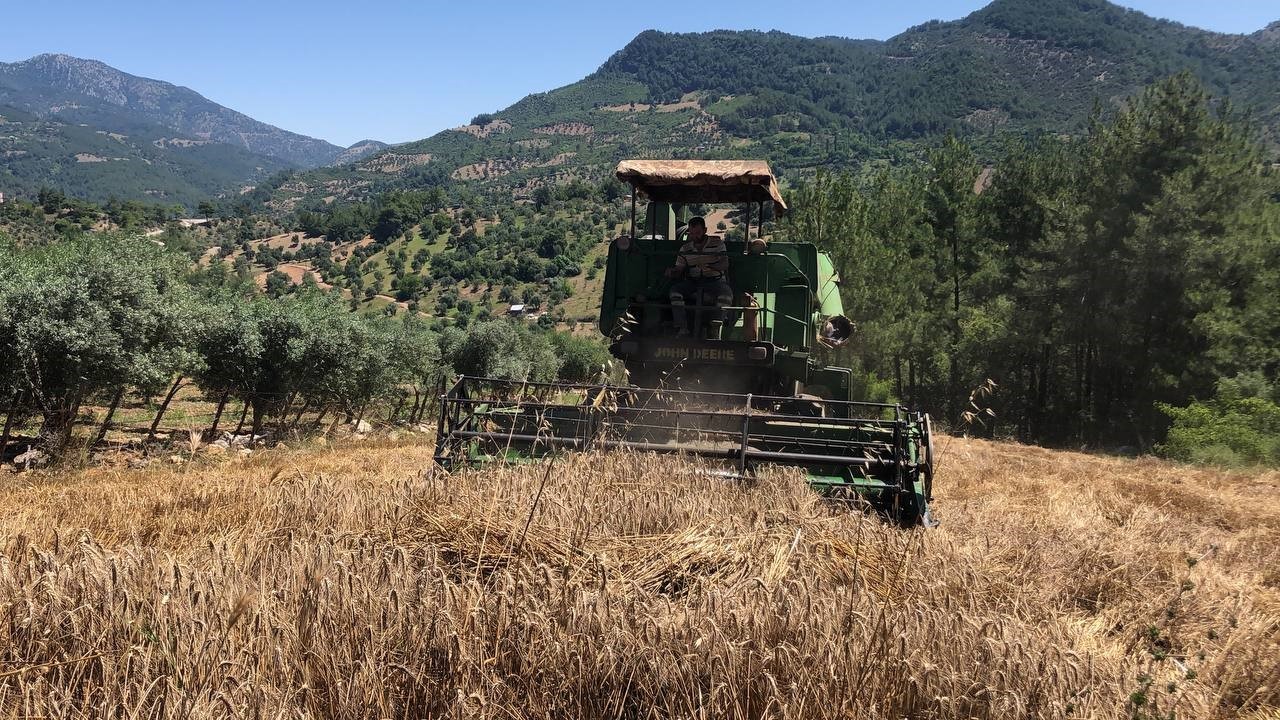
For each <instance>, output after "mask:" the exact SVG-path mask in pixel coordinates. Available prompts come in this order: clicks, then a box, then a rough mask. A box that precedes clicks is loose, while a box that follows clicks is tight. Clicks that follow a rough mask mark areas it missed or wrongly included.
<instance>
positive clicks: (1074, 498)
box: [0, 438, 1280, 720]
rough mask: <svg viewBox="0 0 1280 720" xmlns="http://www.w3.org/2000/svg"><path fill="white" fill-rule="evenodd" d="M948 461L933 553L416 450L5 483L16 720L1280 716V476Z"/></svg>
mask: <svg viewBox="0 0 1280 720" xmlns="http://www.w3.org/2000/svg"><path fill="white" fill-rule="evenodd" d="M940 455H941V458H940V468H939V477H938V483H937V493H938V498H937V502H936V504H935V508H936V513H937V516H938V518H939V519H940V521H941V523H942V524H941V526H940V527H938V528H937V529H934V530H929V531H922V530H912V531H904V530H899V529H895V528H892V527H889V526H886V525H885V524H883V523H881V522H879V521H878V520H876V519H874V518H869V517H864V516H863V515H861V514H859V513H856V512H849V511H847V510H844V509H841V508H839V507H833V506H830V505H828V504H827V503H825V502H824V501H822V500H821V499H819V498H818V497H816V496H814V495H813V494H812V493H810V492H809V491H808V490H807V489H806V488H805V486H804V484H803V481H802V478H801V477H800V476H799V475H798V474H797V473H796V472H794V471H785V470H778V471H772V472H766V473H764V474H762V476H761V477H760V478H759V480H758V481H757V482H754V483H751V484H742V483H738V482H735V481H728V480H725V479H722V478H719V477H716V476H713V475H708V474H706V473H703V472H699V469H698V467H697V466H695V465H694V464H691V463H690V462H687V461H685V460H682V459H680V458H675V457H654V456H645V455H631V454H612V455H589V456H584V455H579V456H572V457H565V458H559V459H557V460H556V461H555V462H554V463H550V464H548V463H546V462H543V463H541V464H532V465H526V466H521V467H510V468H490V469H487V470H483V471H468V472H462V473H457V474H454V475H446V474H443V473H440V472H436V471H433V470H432V469H431V467H430V448H429V447H428V446H425V445H422V444H414V443H412V442H408V441H405V440H401V441H395V442H393V441H390V440H382V441H367V442H364V443H352V444H351V445H349V446H345V447H316V448H309V449H291V450H279V451H267V452H259V453H256V454H255V455H254V456H253V457H251V458H239V457H237V458H235V459H217V460H212V461H206V462H197V463H190V464H185V465H181V466H176V465H175V466H168V465H166V466H164V467H154V466H153V467H151V468H148V469H145V470H118V469H110V468H95V469H87V470H78V471H68V472H63V473H58V474H52V473H51V474H37V473H28V474H23V475H0V508H2V512H0V548H2V552H0V717H3V718H46V717H48V718H103V717H113V718H117V717H118V718H329V717H334V718H429V717H441V718H613V717H623V718H828V717H829V718H1067V717H1070V718H1120V717H1124V718H1172V717H1178V718H1236V717H1240V718H1253V719H1255V720H1262V719H1264V718H1268V719H1273V718H1277V717H1280V715H1278V714H1277V710H1276V708H1277V707H1280V488H1278V485H1280V474H1277V473H1275V472H1269V473H1262V472H1253V473H1228V472H1222V471H1215V470H1208V469H1192V468H1186V467H1182V466H1177V465H1172V464H1168V463H1164V462H1159V461H1155V460H1145V459H1143V460H1122V459H1111V458H1101V457H1094V456H1088V455H1083V454H1074V453H1064V452H1053V451H1048V450H1043V449H1039V448H1034V447H1024V446H1018V445H1011V444H999V443H990V442H983V441H975V440H965V439H959V438H947V439H944V440H943V441H942V442H941V443H940Z"/></svg>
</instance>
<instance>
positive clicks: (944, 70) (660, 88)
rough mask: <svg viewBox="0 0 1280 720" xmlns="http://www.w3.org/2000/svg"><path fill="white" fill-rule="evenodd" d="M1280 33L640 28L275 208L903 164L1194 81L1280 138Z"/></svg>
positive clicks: (1040, 20)
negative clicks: (509, 100) (730, 166)
mask: <svg viewBox="0 0 1280 720" xmlns="http://www.w3.org/2000/svg"><path fill="white" fill-rule="evenodd" d="M1277 37H1278V34H1277V31H1276V26H1274V25H1273V26H1272V27H1270V28H1268V29H1264V30H1260V31H1258V32H1256V33H1253V34H1251V35H1224V34H1219V33H1213V32H1208V31H1204V30H1200V29H1197V28H1192V27H1186V26H1183V25H1179V24H1176V23H1172V22H1167V21H1163V20H1157V19H1153V18H1150V17H1147V16H1145V15H1143V14H1141V13H1138V12H1134V11H1130V10H1126V9H1124V8H1121V7H1119V6H1117V5H1113V4H1111V3H1109V2H1106V1H1105V0H1084V1H1078V0H1052V1H1051V2H1048V3H1045V2H1032V0H996V2H993V3H992V4H990V5H988V6H987V7H985V8H983V9H982V10H979V11H977V12H975V13H973V14H971V15H969V16H968V17H966V18H964V19H962V20H958V21H955V22H931V23H927V24H925V25H921V26H919V27H915V28H912V29H910V30H907V31H906V32H903V33H902V34H900V35H898V36H896V37H894V38H891V39H890V40H888V41H884V42H879V41H866V40H848V39H843V38H817V39H807V38H801V37H795V36H791V35H787V34H784V33H779V32H769V33H760V32H729V31H717V32H711V33H701V34H670V33H661V32H654V31H648V32H644V33H641V34H640V35H639V36H637V37H636V38H635V39H634V40H633V41H632V42H631V43H629V44H628V45H627V46H626V47H625V48H623V49H622V50H620V51H619V52H617V53H616V54H614V55H613V56H612V57H610V58H609V59H608V60H607V61H606V62H604V64H603V65H601V67H600V68H599V69H598V70H597V71H596V72H594V73H592V74H591V75H589V76H587V77H586V78H584V79H582V80H581V81H579V82H576V83H573V84H571V85H568V86H565V87H562V88H558V89H555V90H551V91H549V92H544V93H536V94H533V95H530V96H528V97H526V98H524V99H523V100H521V101H519V102H517V103H515V104H514V105H512V106H510V107H508V108H505V109H502V110H499V111H497V112H494V113H486V114H482V115H479V116H477V117H476V118H475V120H474V121H473V122H472V124H470V125H467V126H464V127H460V128H455V129H453V130H446V131H444V132H442V133H439V134H437V135H435V136H432V137H430V138H427V139H424V140H421V141H418V142H415V143H408V144H405V145H401V146H397V147H396V148H394V149H391V150H387V151H385V152H384V153H382V154H380V155H375V156H373V157H371V158H369V159H367V160H365V161H363V162H358V163H355V164H353V165H350V166H347V167H345V168H343V169H338V170H333V169H326V170H322V171H317V172H313V173H304V174H302V175H299V176H298V177H297V178H295V179H294V180H293V181H292V182H290V183H289V184H287V185H286V186H284V187H283V188H282V189H281V191H280V192H278V193H277V197H276V200H275V203H274V205H275V207H276V209H277V210H286V209H292V208H295V207H299V206H303V207H313V208H315V207H318V205H317V203H318V202H320V200H321V199H322V198H323V199H327V200H328V201H332V200H333V199H346V198H357V197H366V196H369V195H372V194H377V193H378V192H381V191H384V190H387V189H391V188H402V187H421V186H424V185H438V184H443V183H448V182H463V183H467V184H468V185H470V186H472V187H473V188H475V189H479V190H484V191H489V192H492V193H494V194H496V195H508V196H509V195H511V194H514V195H515V196H516V197H528V196H530V195H531V194H532V193H533V192H534V191H536V189H537V188H538V187H540V186H542V185H544V184H547V183H563V182H566V181H569V180H572V179H601V178H603V177H605V176H606V175H607V172H608V169H609V168H610V167H612V165H613V164H614V163H615V162H616V161H617V160H618V159H620V158H623V157H641V156H644V157H767V158H769V159H770V161H771V162H772V163H773V165H774V167H775V169H778V170H780V171H781V172H783V173H784V174H785V173H787V172H789V171H799V172H803V171H805V170H806V169H807V168H812V167H818V166H822V167H842V166H843V167H851V166H857V165H859V164H861V163H862V162H864V161H866V160H869V159H875V158H888V159H894V158H898V157H901V156H903V155H906V154H910V153H912V152H914V151H915V145H916V144H917V143H918V142H921V141H928V138H930V137H934V136H936V135H937V134H939V133H942V132H944V131H955V132H959V133H962V134H968V135H971V136H973V137H975V138H978V139H981V138H984V137H986V136H988V135H992V134H998V133H1001V132H1003V131H1013V132H1017V133H1021V132H1042V131H1047V132H1078V131H1081V130H1082V129H1083V128H1084V127H1085V125H1086V123H1087V120H1088V117H1089V114H1090V112H1091V111H1092V109H1093V107H1094V105H1095V102H1096V103H1100V104H1101V105H1102V106H1104V107H1106V106H1113V105H1115V104H1118V103H1120V102H1122V101H1123V100H1124V99H1125V98H1127V97H1130V96H1131V95H1133V94H1134V93H1135V92H1137V91H1138V90H1139V89H1140V88H1142V87H1144V86H1145V85H1148V84H1150V83H1152V82H1155V81H1157V80H1160V79H1162V78H1164V77H1167V76H1168V75H1171V74H1174V73H1177V72H1180V71H1188V72H1190V73H1192V74H1194V75H1195V76H1197V77H1198V78H1199V79H1200V80H1201V81H1202V82H1204V83H1205V84H1206V85H1207V87H1208V88H1209V89H1210V90H1211V91H1212V92H1213V93H1214V94H1215V95H1218V96H1221V97H1227V98H1230V99H1231V100H1232V102H1234V103H1235V104H1236V105H1237V106H1243V107H1248V108H1251V109H1253V110H1254V113H1255V117H1256V118H1257V119H1258V120H1259V121H1260V123H1261V126H1262V127H1263V128H1264V133H1265V134H1266V135H1267V136H1268V137H1269V138H1271V139H1272V141H1275V140H1276V139H1277V138H1280V81H1278V80H1277V78H1280V41H1278V40H1277Z"/></svg>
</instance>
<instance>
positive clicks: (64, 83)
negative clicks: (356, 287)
mask: <svg viewBox="0 0 1280 720" xmlns="http://www.w3.org/2000/svg"><path fill="white" fill-rule="evenodd" d="M0 105H8V106H10V107H15V108H18V109H19V110H24V111H26V112H29V113H31V114H32V115H35V116H37V117H41V118H53V119H57V120H60V121H62V122H65V123H68V124H78V123H84V124H87V125H91V126H93V127H94V128H96V129H99V130H107V131H111V132H121V133H126V134H127V132H128V130H129V128H127V127H121V126H120V123H122V122H123V123H133V124H146V125H151V126H160V127H165V128H169V130H170V131H171V132H172V133H177V134H178V135H180V136H182V137H185V138H190V139H193V140H207V141H212V142H217V143H224V144H227V145H233V146H235V147H239V148H242V149H244V150H248V151H250V152H253V153H257V154H259V155H266V156H268V157H272V158H276V159H277V160H279V161H280V162H281V163H282V164H285V165H291V166H293V167H300V168H308V167H316V166H319V165H325V164H327V163H331V162H333V161H334V160H335V159H336V158H337V157H338V155H339V154H340V153H342V152H343V148H340V147H338V146H337V145H333V144H332V143H328V142H325V141H324V140H317V139H316V138H312V137H307V136H305V135H299V134H297V133H291V132H288V131H285V130H281V129H280V128H278V127H274V126H272V125H268V124H266V123H264V122H259V121H257V120H254V119H253V118H251V117H249V116H247V115H244V114H241V113H238V112H236V111H234V110H231V109H230V108H225V107H223V106H221V105H219V104H217V103H215V102H213V101H211V100H209V99H207V98H205V97H203V96H202V95H200V94H199V93H196V92H194V91H192V90H189V89H187V88H184V87H178V86H176V85H172V84H170V83H167V82H161V81H159V80H151V79H148V78H141V77H137V76H135V75H130V74H128V73H125V72H121V71H119V70H116V69H115V68H113V67H110V66H109V65H106V64H104V63H101V62H98V61H96V60H84V59H81V58H76V57H71V56H69V55H37V56H36V57H33V58H31V59H30V60H25V61H23V62H17V63H11V64H0Z"/></svg>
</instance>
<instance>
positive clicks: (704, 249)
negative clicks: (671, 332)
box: [663, 217, 733, 335]
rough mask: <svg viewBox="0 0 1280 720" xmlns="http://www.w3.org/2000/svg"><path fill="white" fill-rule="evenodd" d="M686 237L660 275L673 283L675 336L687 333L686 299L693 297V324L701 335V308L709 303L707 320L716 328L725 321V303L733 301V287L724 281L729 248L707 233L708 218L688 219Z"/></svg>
mask: <svg viewBox="0 0 1280 720" xmlns="http://www.w3.org/2000/svg"><path fill="white" fill-rule="evenodd" d="M686 227H687V230H688V240H687V241H686V242H685V243H684V244H683V245H681V246H680V251H679V253H678V254H677V255H676V264H675V266H674V267H669V268H667V269H666V270H665V271H664V272H663V274H665V275H666V276H667V277H669V278H672V279H673V280H675V281H676V282H675V283H673V284H672V285H671V293H670V296H669V297H670V301H671V315H672V319H673V320H674V321H675V327H676V334H677V335H689V334H690V333H689V318H688V314H687V311H686V310H685V308H684V305H685V299H686V298H689V297H692V298H693V302H694V305H695V306H697V309H696V310H694V323H693V326H694V328H696V329H697V330H698V331H699V334H703V331H702V321H704V320H705V319H706V317H705V316H704V315H703V310H702V308H703V307H707V306H710V307H711V308H712V309H711V311H710V319H711V321H712V323H713V324H714V327H716V328H717V329H718V328H719V327H720V325H721V324H722V323H723V322H724V310H722V309H721V308H723V307H724V306H726V305H729V304H731V303H732V302H733V289H732V288H730V287H729V283H728V282H727V281H726V280H725V273H726V272H727V271H728V270H729V251H728V249H727V248H726V247H725V245H724V240H723V239H721V238H720V236H718V235H708V234H707V221H706V220H704V219H702V218H701V217H693V218H690V219H689V224H688V225H687V226H686Z"/></svg>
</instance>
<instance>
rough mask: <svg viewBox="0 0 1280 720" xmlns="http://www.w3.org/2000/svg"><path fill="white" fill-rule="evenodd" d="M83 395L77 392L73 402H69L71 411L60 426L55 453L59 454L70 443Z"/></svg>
mask: <svg viewBox="0 0 1280 720" xmlns="http://www.w3.org/2000/svg"><path fill="white" fill-rule="evenodd" d="M83 397H84V394H83V393H77V394H76V399H75V402H73V403H71V412H70V413H69V414H68V415H67V417H66V422H65V423H63V426H62V437H61V438H60V439H59V441H58V451H57V453H55V454H57V455H61V454H62V451H63V450H65V449H66V448H67V446H68V445H70V444H71V434H72V432H73V431H74V430H75V428H76V416H77V415H79V414H80V402H81V400H82V398H83Z"/></svg>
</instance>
